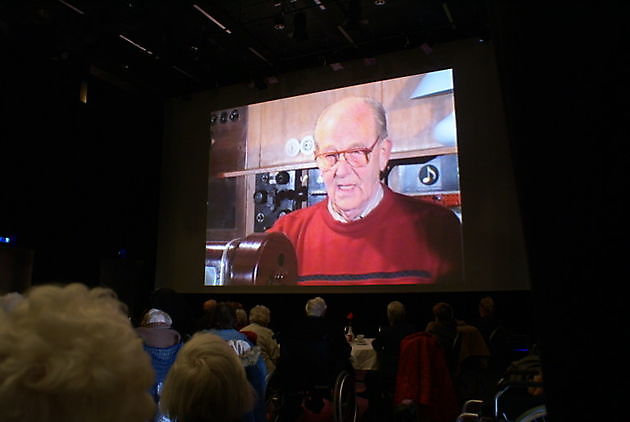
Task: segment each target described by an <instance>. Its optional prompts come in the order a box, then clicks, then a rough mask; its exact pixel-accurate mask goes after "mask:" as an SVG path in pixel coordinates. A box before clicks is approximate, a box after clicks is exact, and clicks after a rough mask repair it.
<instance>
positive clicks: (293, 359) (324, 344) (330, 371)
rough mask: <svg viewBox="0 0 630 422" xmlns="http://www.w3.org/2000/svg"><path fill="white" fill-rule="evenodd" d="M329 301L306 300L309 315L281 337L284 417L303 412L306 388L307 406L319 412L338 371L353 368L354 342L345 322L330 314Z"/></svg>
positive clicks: (280, 375) (280, 367) (281, 379)
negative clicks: (334, 320) (347, 335)
mask: <svg viewBox="0 0 630 422" xmlns="http://www.w3.org/2000/svg"><path fill="white" fill-rule="evenodd" d="M326 309H327V305H326V301H325V300H324V299H323V298H321V297H316V298H313V299H310V300H308V301H307V303H306V307H305V310H306V317H305V318H303V319H300V320H297V321H295V322H294V323H293V324H292V327H291V328H289V330H288V331H286V332H284V333H283V334H282V336H281V338H280V358H279V360H278V367H277V369H276V371H277V372H278V381H279V384H280V386H281V389H282V394H283V396H284V401H283V403H284V406H283V409H282V412H283V418H285V419H286V420H294V418H296V417H297V415H298V414H299V412H300V408H301V406H300V405H301V403H302V396H301V393H302V392H304V391H308V392H309V400H308V401H307V402H306V403H305V405H306V407H307V408H309V409H310V410H311V411H314V412H316V413H318V412H320V411H321V409H322V408H323V406H324V403H323V399H324V398H330V392H331V389H332V387H333V386H334V383H335V379H336V377H337V375H338V374H339V373H340V372H341V371H342V370H348V371H352V364H351V362H350V351H351V348H350V345H349V344H348V342H347V341H346V338H345V335H344V333H343V327H342V326H341V325H335V324H334V323H332V322H331V321H329V320H328V319H327V318H325V315H326Z"/></svg>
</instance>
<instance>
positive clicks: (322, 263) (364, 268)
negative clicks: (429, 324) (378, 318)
mask: <svg viewBox="0 0 630 422" xmlns="http://www.w3.org/2000/svg"><path fill="white" fill-rule="evenodd" d="M269 231H280V232H283V233H285V234H286V235H287V236H288V238H289V239H290V240H291V242H292V243H293V246H294V248H295V251H296V254H297V259H298V283H299V284H302V285H319V286H322V285H353V284H364V285H365V284H429V283H436V282H440V281H447V280H449V281H453V280H456V279H458V278H459V276H460V270H461V227H460V223H459V219H458V218H457V216H455V214H453V213H452V212H451V211H450V210H449V209H447V208H444V207H442V206H439V205H436V204H432V203H428V202H423V201H420V200H417V199H414V198H412V197H410V196H405V195H401V194H398V193H395V192H393V191H392V190H390V189H389V188H387V187H384V196H383V199H382V200H381V202H380V203H379V204H378V206H377V207H376V208H375V209H374V210H372V212H370V213H369V214H368V215H367V216H366V217H365V218H363V219H361V220H357V221H352V222H349V223H341V222H339V221H336V220H335V219H334V218H333V217H332V216H331V215H330V212H329V211H328V208H327V201H322V202H319V203H318V204H315V205H313V206H311V207H307V208H303V209H300V210H297V211H294V212H292V213H290V214H287V215H285V216H284V217H282V218H280V219H279V220H278V221H276V223H275V224H274V225H273V227H271V228H270V229H269Z"/></svg>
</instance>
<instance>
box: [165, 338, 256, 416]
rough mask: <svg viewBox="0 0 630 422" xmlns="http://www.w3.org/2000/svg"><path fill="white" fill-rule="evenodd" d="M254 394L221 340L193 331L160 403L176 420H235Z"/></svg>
mask: <svg viewBox="0 0 630 422" xmlns="http://www.w3.org/2000/svg"><path fill="white" fill-rule="evenodd" d="M254 394H255V393H254V391H253V390H252V387H251V385H250V384H249V382H248V381H247V376H246V374H245V370H244V368H243V366H242V365H241V362H240V360H239V359H238V357H237V355H236V354H235V353H234V351H233V350H232V348H231V347H230V346H229V345H228V344H227V343H226V342H225V340H223V339H222V338H220V337H218V336H215V335H213V334H208V333H197V334H195V335H193V337H192V338H191V339H190V340H189V341H188V342H187V343H186V344H185V345H184V347H183V348H182V350H181V351H180V353H179V354H178V355H177V359H176V360H175V363H174V364H173V366H172V367H171V370H170V372H169V374H168V376H167V378H166V381H165V383H164V389H163V390H162V402H161V405H160V407H161V410H162V411H163V412H164V413H165V414H167V415H169V417H171V418H172V419H173V420H177V421H178V422H236V421H241V420H243V417H244V415H246V414H247V413H248V412H249V411H250V410H251V409H252V406H253V402H254Z"/></svg>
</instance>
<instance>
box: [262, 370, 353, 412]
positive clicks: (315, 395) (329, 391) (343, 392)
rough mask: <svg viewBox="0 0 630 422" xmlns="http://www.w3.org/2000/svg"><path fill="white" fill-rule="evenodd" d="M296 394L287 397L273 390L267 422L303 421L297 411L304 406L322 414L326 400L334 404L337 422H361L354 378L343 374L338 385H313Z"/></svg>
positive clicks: (337, 382)
mask: <svg viewBox="0 0 630 422" xmlns="http://www.w3.org/2000/svg"><path fill="white" fill-rule="evenodd" d="M295 393H296V394H291V395H287V394H286V392H283V391H282V390H281V389H276V388H272V389H269V390H268V394H267V420H268V421H269V422H293V421H295V420H297V419H298V418H299V413H295V412H294V410H295V407H296V405H297V406H303V407H305V408H308V409H309V410H311V411H313V412H314V413H319V412H321V411H322V409H323V407H324V400H327V401H329V402H330V403H331V410H332V419H333V421H334V422H357V419H358V413H359V411H358V405H357V399H356V388H355V378H354V375H353V374H352V373H351V372H349V371H347V370H342V371H341V372H340V373H339V374H338V375H337V377H336V379H335V382H334V385H333V386H332V387H331V386H328V385H313V386H311V387H309V388H302V389H299V391H296V392H295Z"/></svg>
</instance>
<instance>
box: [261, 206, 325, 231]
mask: <svg viewBox="0 0 630 422" xmlns="http://www.w3.org/2000/svg"><path fill="white" fill-rule="evenodd" d="M322 207H324V208H325V207H326V201H321V202H318V203H317V204H314V205H311V206H308V207H305V208H300V209H297V210H295V211H291V212H290V213H288V214H285V215H283V216H282V217H280V218H279V219H278V220H276V222H275V223H274V224H273V226H272V227H271V228H269V230H268V231H283V230H284V229H287V228H291V227H295V226H299V225H300V224H304V223H307V222H308V221H310V220H311V219H312V218H313V217H314V216H315V215H316V214H317V213H318V212H320V210H321V209H322Z"/></svg>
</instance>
